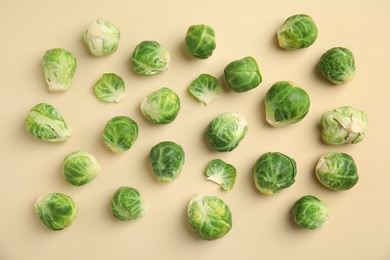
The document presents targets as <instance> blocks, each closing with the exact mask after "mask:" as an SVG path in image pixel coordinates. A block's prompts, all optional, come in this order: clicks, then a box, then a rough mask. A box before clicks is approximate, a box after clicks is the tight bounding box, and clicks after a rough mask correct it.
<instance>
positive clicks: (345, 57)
mask: <svg viewBox="0 0 390 260" xmlns="http://www.w3.org/2000/svg"><path fill="white" fill-rule="evenodd" d="M320 71H321V73H322V75H323V76H324V77H325V78H326V79H328V80H329V81H330V82H332V83H334V84H337V85H340V84H344V83H347V82H349V81H351V80H353V79H354V78H355V74H356V67H355V58H354V56H353V53H352V52H351V51H350V50H348V49H347V48H343V47H335V48H331V49H329V50H328V51H326V52H325V53H324V54H323V55H322V56H321V59H320Z"/></svg>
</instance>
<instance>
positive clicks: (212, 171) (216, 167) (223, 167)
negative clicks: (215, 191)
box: [206, 159, 237, 191]
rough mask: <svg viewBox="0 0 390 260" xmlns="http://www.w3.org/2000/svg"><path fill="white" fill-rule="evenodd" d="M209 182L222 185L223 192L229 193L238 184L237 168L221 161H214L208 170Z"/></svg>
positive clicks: (208, 166)
mask: <svg viewBox="0 0 390 260" xmlns="http://www.w3.org/2000/svg"><path fill="white" fill-rule="evenodd" d="M206 176H207V180H210V181H213V182H215V183H217V184H219V185H221V187H222V189H223V190H226V191H229V190H232V189H233V187H234V183H235V182H236V176H237V170H236V168H235V167H234V166H233V165H231V164H229V163H226V162H224V161H222V160H221V159H214V160H212V161H211V162H210V163H209V164H208V165H207V168H206Z"/></svg>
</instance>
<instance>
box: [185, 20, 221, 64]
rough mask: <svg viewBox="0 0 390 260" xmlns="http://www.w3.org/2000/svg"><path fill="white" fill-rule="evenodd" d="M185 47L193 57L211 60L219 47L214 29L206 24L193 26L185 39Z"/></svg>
mask: <svg viewBox="0 0 390 260" xmlns="http://www.w3.org/2000/svg"><path fill="white" fill-rule="evenodd" d="M185 47H186V50H187V51H188V53H189V54H190V55H191V56H193V57H196V58H199V59H207V58H209V57H210V56H211V55H212V54H213V51H214V50H215V48H216V47H217V44H216V43H215V31H214V29H213V28H212V27H211V26H209V25H205V24H196V25H191V26H190V27H189V28H188V30H187V34H186V37H185Z"/></svg>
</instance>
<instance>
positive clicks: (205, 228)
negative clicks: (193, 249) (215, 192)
mask: <svg viewBox="0 0 390 260" xmlns="http://www.w3.org/2000/svg"><path fill="white" fill-rule="evenodd" d="M187 215H188V221H189V223H190V225H191V226H192V228H193V229H194V231H195V234H196V235H197V236H198V237H199V238H201V239H203V240H215V239H219V238H221V237H223V236H225V235H226V234H227V233H228V232H229V231H230V230H231V229H232V225H233V222H232V213H231V211H230V208H229V206H228V205H227V204H226V203H225V202H224V201H223V200H222V199H220V198H218V197H217V196H208V195H202V194H198V195H195V196H194V197H193V198H192V199H191V201H190V203H189V205H188V208H187Z"/></svg>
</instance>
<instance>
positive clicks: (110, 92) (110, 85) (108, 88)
mask: <svg viewBox="0 0 390 260" xmlns="http://www.w3.org/2000/svg"><path fill="white" fill-rule="evenodd" d="M93 91H94V93H95V95H96V96H97V97H98V98H99V99H100V100H102V101H105V102H110V103H113V102H115V103H118V102H120V101H121V100H122V99H123V98H124V97H125V91H126V86H125V82H124V81H123V79H122V78H121V77H119V76H118V75H116V74H115V73H105V74H103V75H102V76H101V77H100V78H99V80H98V81H97V82H96V83H95V85H94V87H93Z"/></svg>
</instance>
